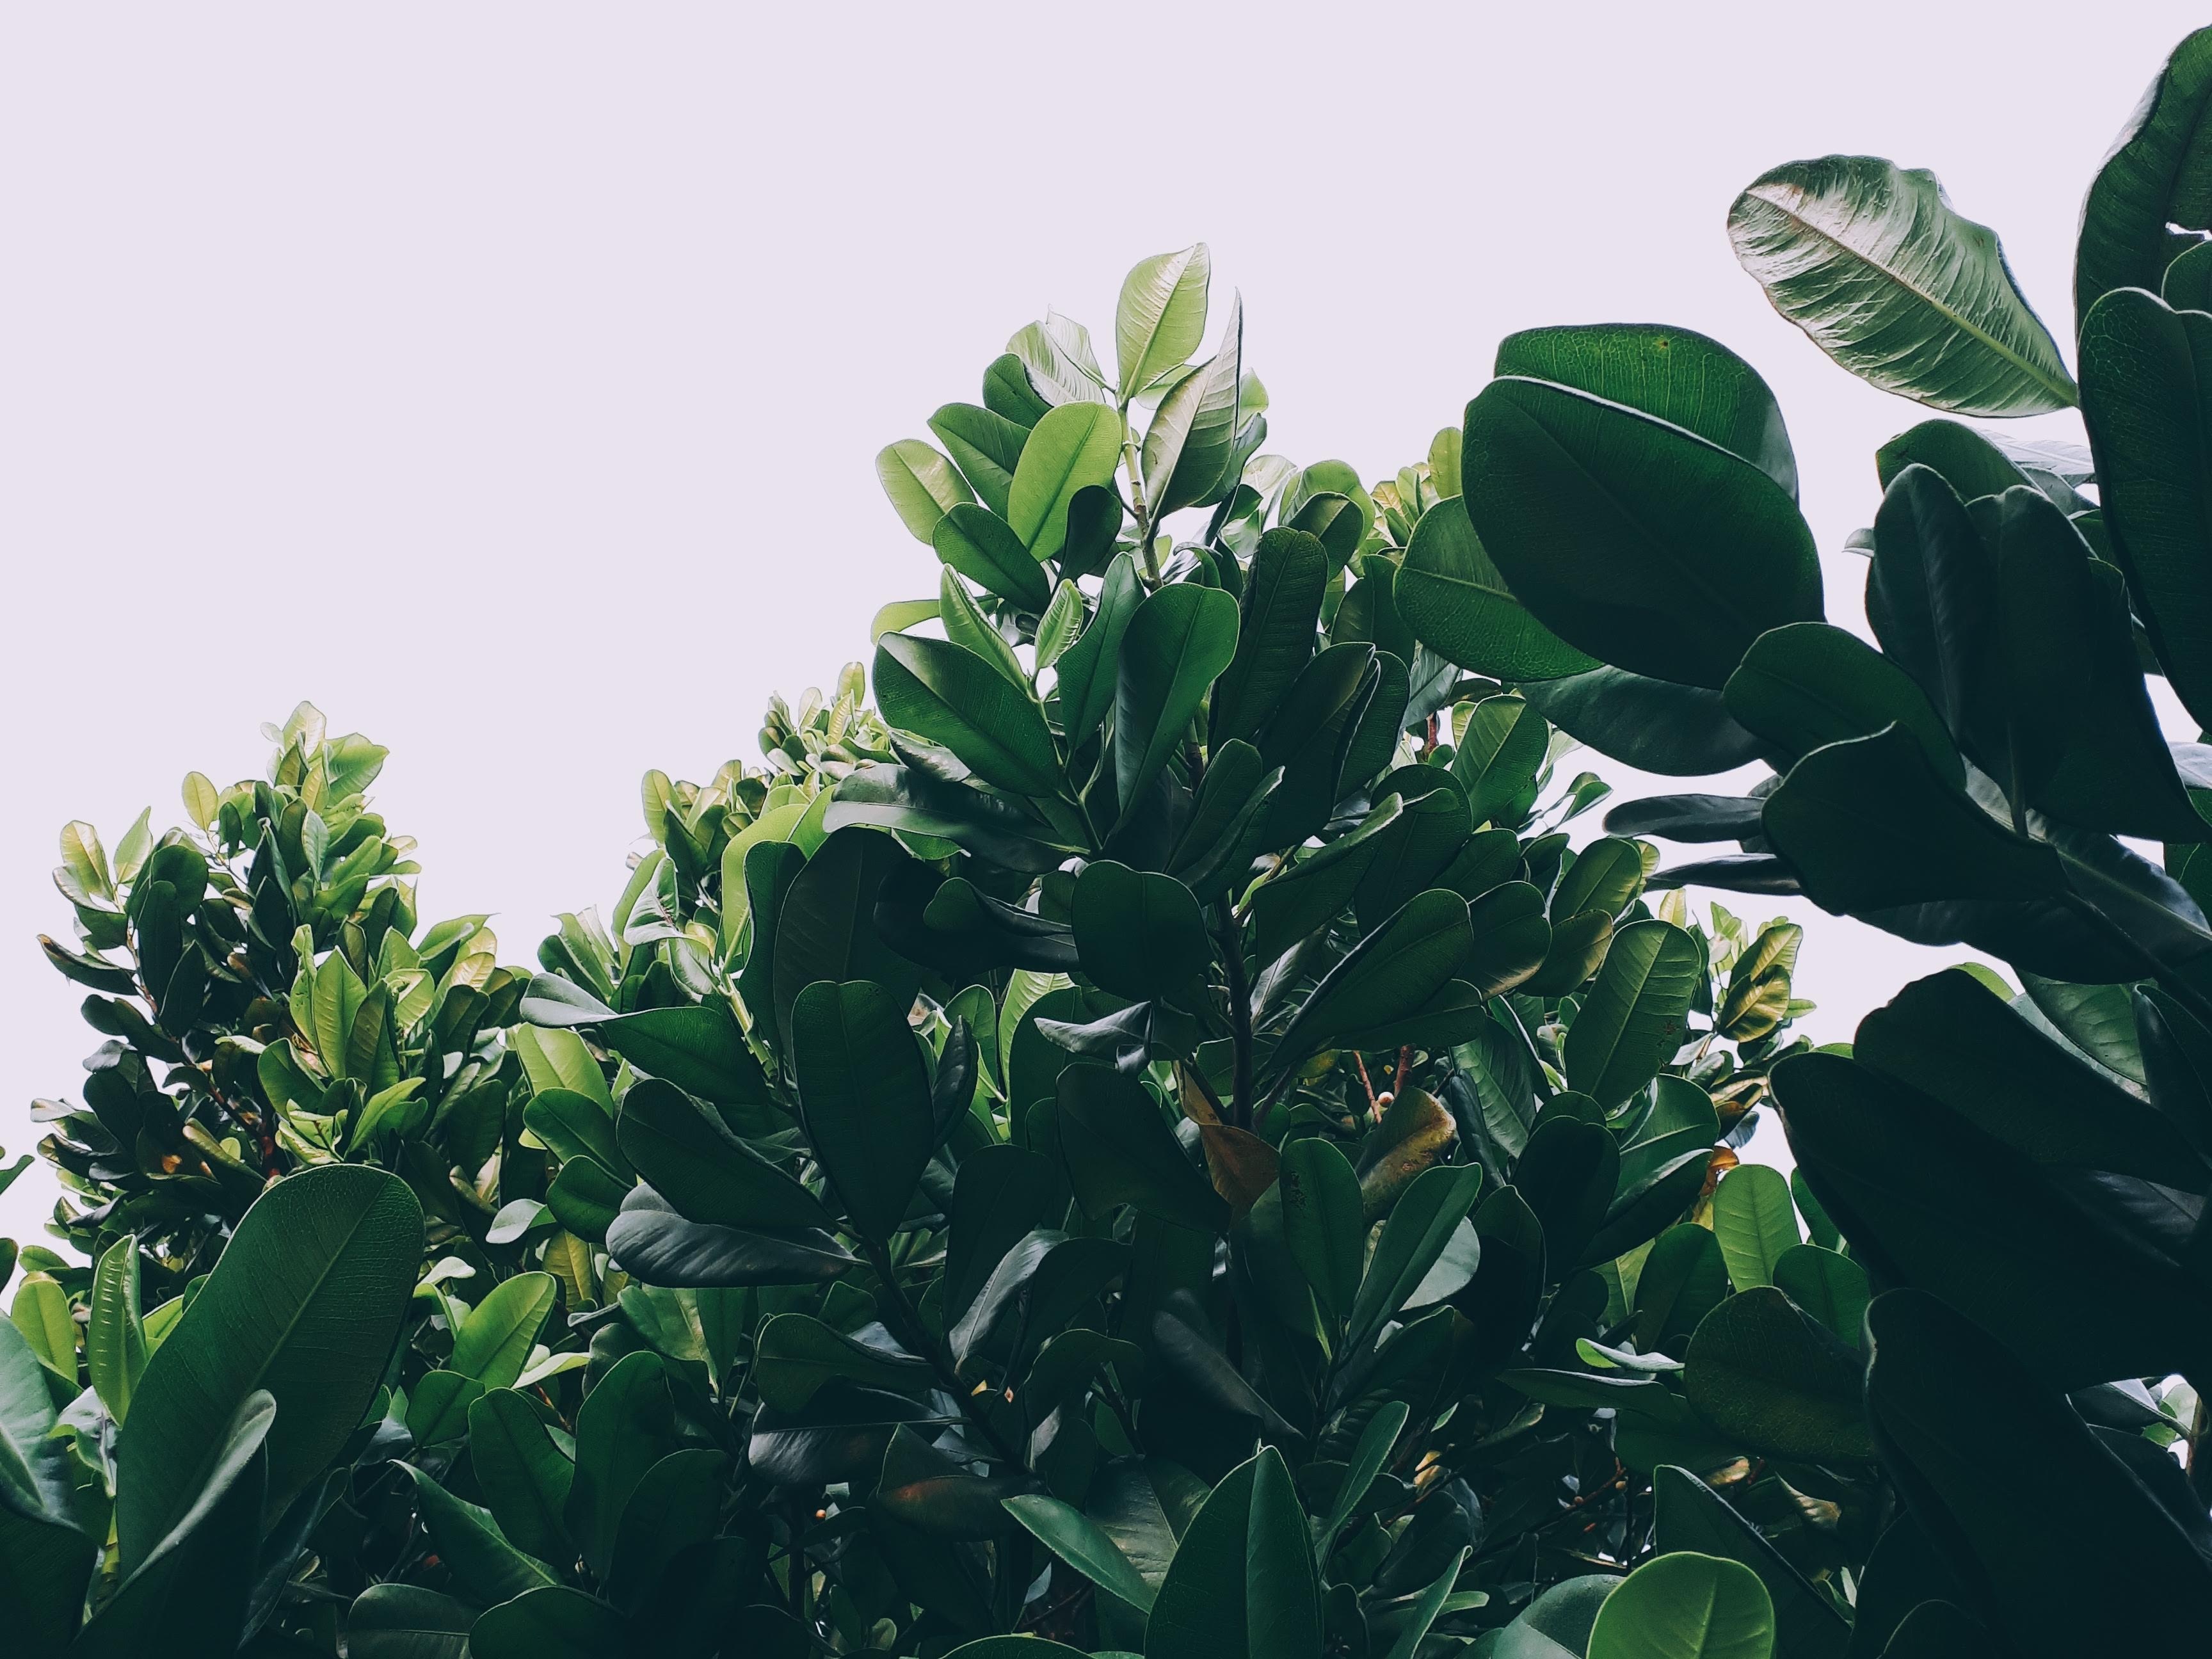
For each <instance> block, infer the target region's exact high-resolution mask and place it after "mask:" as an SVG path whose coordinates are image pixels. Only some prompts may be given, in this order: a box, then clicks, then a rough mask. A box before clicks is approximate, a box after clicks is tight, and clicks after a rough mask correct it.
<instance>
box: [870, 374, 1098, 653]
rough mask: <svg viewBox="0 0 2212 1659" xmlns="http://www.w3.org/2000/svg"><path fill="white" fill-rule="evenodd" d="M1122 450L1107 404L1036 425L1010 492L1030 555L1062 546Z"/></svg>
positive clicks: (1011, 517) (1054, 414)
mask: <svg viewBox="0 0 2212 1659" xmlns="http://www.w3.org/2000/svg"><path fill="white" fill-rule="evenodd" d="M1119 459H1121V415H1120V414H1119V413H1118V412H1117V411H1116V410H1112V409H1109V407H1107V406H1106V405H1105V404H1095V403H1090V402H1087V401H1086V402H1082V403H1071V404H1061V405H1060V407H1059V408H1057V409H1054V410H1051V411H1049V412H1048V413H1047V414H1046V415H1045V416H1044V417H1043V418H1042V420H1040V421H1038V422H1037V423H1036V426H1034V427H1033V428H1030V436H1029V441H1028V442H1027V443H1026V444H1024V445H1023V446H1022V459H1021V460H1020V463H1019V464H1018V465H1016V467H1015V468H1014V482H1013V484H1012V488H1011V489H1008V491H1007V493H1006V522H1007V523H1008V524H1009V525H1011V526H1012V527H1013V532H1014V534H1015V535H1017V536H1018V537H1019V538H1021V543H1022V545H1023V546H1024V547H1026V548H1027V549H1029V550H1030V557H1032V558H1034V559H1036V560H1038V561H1039V562H1042V561H1043V560H1046V559H1048V558H1050V557H1052V556H1053V555H1054V554H1055V553H1057V552H1059V551H1060V548H1061V546H1062V545H1063V544H1065V543H1066V540H1067V509H1068V504H1069V503H1070V502H1072V501H1074V499H1075V496H1076V492H1077V491H1079V490H1081V489H1087V488H1089V487H1091V485H1094V484H1097V485H1103V484H1107V483H1111V482H1112V480H1113V477H1114V465H1115V462H1116V461H1118V460H1119ZM947 510H948V511H949V510H950V508H949V507H948V509H947ZM930 528H931V530H932V532H934V531H935V529H936V526H935V525H932V526H930ZM882 695H883V694H882V691H881V690H880V689H878V692H877V696H878V697H880V696H882Z"/></svg>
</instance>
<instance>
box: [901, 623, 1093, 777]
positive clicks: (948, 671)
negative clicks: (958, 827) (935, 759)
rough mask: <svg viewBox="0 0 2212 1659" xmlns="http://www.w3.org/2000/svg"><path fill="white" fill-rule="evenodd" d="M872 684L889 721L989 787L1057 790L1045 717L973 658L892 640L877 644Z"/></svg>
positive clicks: (939, 644)
mask: <svg viewBox="0 0 2212 1659" xmlns="http://www.w3.org/2000/svg"><path fill="white" fill-rule="evenodd" d="M874 679H875V684H876V700H877V702H878V704H879V705H880V706H881V708H882V709H883V714H884V719H885V720H888V721H890V723H891V724H892V725H893V726H897V727H899V728H900V729H901V730H902V731H908V732H915V733H916V734H917V735H919V736H921V737H924V738H928V739H929V741H931V742H932V743H935V744H942V745H943V746H944V747H945V748H947V749H949V750H951V751H952V752H953V753H954V754H955V755H957V757H959V758H960V759H961V760H962V761H963V763H965V764H967V765H968V766H969V767H970V768H972V769H974V770H975V775H976V776H978V777H980V778H981V779H983V780H984V781H986V782H987V783H994V784H996V785H998V786H999V787H1000V788H1001V789H1010V790H1012V791H1013V793H1016V794H1018V795H1049V794H1052V793H1054V791H1056V790H1057V789H1058V788H1059V787H1060V758H1059V756H1058V754H1057V753H1056V752H1055V751H1054V748H1053V742H1052V732H1050V730H1049V729H1048V727H1047V726H1046V725H1045V723H1044V714H1043V711H1042V709H1040V708H1038V707H1037V705H1036V702H1034V701H1033V700H1032V699H1031V698H1030V697H1029V696H1027V695H1026V694H1025V693H1024V692H1023V691H1021V690H1018V689H1017V688H1016V687H1014V686H1012V685H1010V684H1007V682H1006V678H1005V677H1004V676H1002V675H1001V674H1000V673H999V671H997V670H996V669H994V668H993V667H992V666H991V665H990V664H988V663H987V662H985V661H984V660H983V659H981V657H978V656H976V655H975V653H973V652H970V651H963V649H961V647H958V646H957V645H954V644H953V643H952V642H951V641H949V640H930V639H923V638H921V637H920V636H919V635H912V634H886V635H884V636H883V638H881V639H880V640H878V641H876V668H875V675H874Z"/></svg>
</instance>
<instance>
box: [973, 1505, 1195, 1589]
mask: <svg viewBox="0 0 2212 1659" xmlns="http://www.w3.org/2000/svg"><path fill="white" fill-rule="evenodd" d="M1003 1501H1004V1503H1005V1504H1006V1510H1007V1512H1008V1513H1009V1514H1011V1515H1012V1516H1013V1517H1014V1519H1015V1520H1017V1521H1018V1522H1021V1523H1022V1525H1023V1526H1024V1527H1026V1528H1029V1530H1030V1533H1031V1534H1033V1535H1034V1536H1035V1537H1036V1540H1037V1541H1038V1542H1040V1543H1042V1545H1043V1546H1044V1547H1046V1548H1047V1549H1048V1550H1050V1551H1051V1552H1052V1553H1054V1555H1057V1556H1058V1557H1060V1559H1061V1560H1063V1561H1065V1562H1066V1563H1067V1564H1068V1565H1070V1566H1072V1567H1073V1568H1074V1569H1075V1570H1076V1571H1078V1572H1079V1573H1081V1574H1082V1575H1083V1576H1084V1577H1086V1578H1088V1579H1089V1580H1091V1583H1094V1584H1096V1585H1097V1586H1098V1588H1099V1589H1102V1590H1105V1591H1107V1592H1108V1593H1109V1594H1111V1595H1117V1596H1119V1597H1121V1600H1122V1601H1127V1603H1128V1604H1129V1605H1130V1606H1131V1607H1134V1608H1136V1609H1137V1610H1138V1611H1139V1613H1150V1612H1151V1611H1152V1603H1153V1601H1155V1600H1156V1599H1157V1598H1158V1595H1159V1591H1158V1589H1155V1588H1154V1587H1153V1586H1152V1584H1150V1583H1147V1582H1146V1579H1145V1576H1144V1575H1143V1574H1142V1573H1140V1572H1139V1571H1137V1569H1136V1566H1135V1565H1134V1564H1133V1562H1131V1560H1130V1559H1129V1558H1128V1557H1127V1556H1126V1555H1124V1554H1122V1553H1121V1547H1119V1546H1118V1545H1116V1544H1115V1541H1113V1539H1112V1538H1111V1537H1110V1536H1109V1535H1108V1534H1107V1532H1106V1530H1105V1528H1103V1527H1101V1526H1100V1525H1099V1524H1098V1523H1097V1522H1096V1521H1093V1520H1091V1517H1090V1516H1086V1515H1085V1514H1084V1513H1083V1511H1082V1510H1079V1509H1076V1508H1074V1507H1073V1505H1072V1504H1063V1503H1061V1502H1060V1500H1059V1499H1058V1498H1044V1497H1039V1496H1028V1497H1020V1498H1006V1499H1004V1500H1003Z"/></svg>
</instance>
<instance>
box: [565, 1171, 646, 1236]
mask: <svg viewBox="0 0 2212 1659" xmlns="http://www.w3.org/2000/svg"><path fill="white" fill-rule="evenodd" d="M631 1187H632V1183H631V1182H629V1181H627V1180H625V1179H624V1178H623V1177H622V1176H617V1175H616V1174H614V1173H613V1172H612V1171H611V1170H609V1169H608V1168H607V1167H606V1165H605V1164H602V1163H600V1162H599V1159H597V1158H588V1157H586V1158H568V1159H567V1160H566V1161H565V1162H563V1163H562V1165H561V1169H560V1171H559V1173H558V1174H556V1176H554V1177H553V1184H552V1185H551V1186H550V1187H548V1188H546V1189H545V1207H546V1208H547V1209H549V1210H550V1211H552V1212H553V1214H554V1216H555V1218H556V1219H557V1220H558V1221H559V1222H560V1223H561V1225H562V1226H563V1227H566V1228H567V1229H568V1231H570V1232H572V1233H574V1234H575V1235H576V1236H577V1237H579V1238H586V1239H589V1240H591V1241H592V1243H595V1244H599V1243H605V1242H606V1237H607V1229H608V1228H609V1227H611V1226H612V1225H614V1220H615V1217H616V1216H617V1215H618V1214H619V1213H621V1211H622V1206H623V1199H624V1198H626V1197H627V1196H628V1195H629V1192H630V1190H631Z"/></svg>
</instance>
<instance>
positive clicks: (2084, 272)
mask: <svg viewBox="0 0 2212 1659" xmlns="http://www.w3.org/2000/svg"><path fill="white" fill-rule="evenodd" d="M2208 139H2212V28H2200V29H2197V30H2195V31H2193V32H2192V33H2190V34H2188V35H2186V36H2185V37H2184V38H2183V40H2182V41H2181V44H2180V45H2179V46H2176V47H2174V49H2173V52H2172V54H2171V55H2170V56H2169V57H2168V58H2166V63H2165V64H2164V66H2163V67H2161V68H2160V70H2159V74H2158V78H2157V79H2156V80H2155V81H2154V82H2151V84H2150V87H2149V88H2148V90H2147V91H2146V92H2145V93H2144V94H2143V96H2142V102H2141V103H2139V104H2138V105H2136V108H2135V111H2134V112H2133V113H2132V114H2131V115H2130V116H2129V118H2128V124H2127V125H2126V126H2125V127H2124V128H2123V129H2122V130H2121V132H2120V136H2119V137H2118V139H2117V140H2116V141H2115V142H2114V143H2113V145H2112V152H2111V154H2109V155H2107V156H2106V158H2105V164H2104V166H2103V167H2100V168H2099V169H2098V172H2097V176H2096V178H2095V179H2094V180H2093V181H2092V182H2091V184H2090V185H2089V193H2088V196H2087V197H2086V198H2085V199H2084V200H2083V202H2082V204H2081V240H2080V241H2079V243H2078V244H2077V246H2075V252H2074V317H2075V322H2076V324H2077V325H2079V324H2081V322H2083V321H2084V320H2085V319H2087V317H2088V315H2089V313H2090V311H2091V310H2092V308H2093V307H2094V306H2095V305H2096V303H2097V301H2099V300H2100V299H2101V298H2102V297H2103V296H2104V295H2106V294H2109V293H2110V292H2112V289H2119V288H2140V289H2150V290H2151V291H2152V292H2154V293H2155V292H2156V291H2157V290H2158V288H2159V284H2160V279H2161V278H2162V277H2163V276H2165V274H2166V270H2167V268H2168V267H2169V266H2170V265H2171V264H2172V263H2173V260H2174V258H2175V256H2176V255H2177V254H2179V253H2181V252H2184V251H2185V249H2187V248H2189V247H2190V246H2191V245H2192V244H2194V243H2195V242H2196V240H2197V239H2196V238H2195V237H2194V236H2192V235H2191V234H2188V233H2189V232H2191V231H2203V230H2212V179H2209V178H2208V177H2207V176H2206V173H2205V171H2204V166H2203V155H2204V152H2205V145H2206V143H2207V142H2208ZM2176 226H2179V227H2180V231H2179V234H2177V232H2176V230H2175V229H2174V227H2176Z"/></svg>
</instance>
